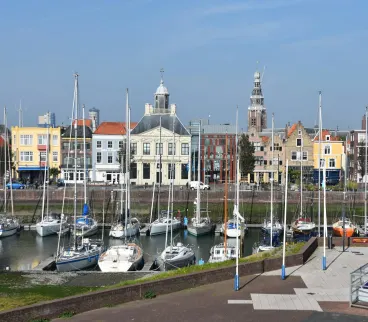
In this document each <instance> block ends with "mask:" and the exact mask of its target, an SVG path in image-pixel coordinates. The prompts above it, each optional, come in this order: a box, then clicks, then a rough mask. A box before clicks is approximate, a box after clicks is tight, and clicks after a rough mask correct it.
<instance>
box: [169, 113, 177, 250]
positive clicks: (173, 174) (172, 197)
mask: <svg viewBox="0 0 368 322" xmlns="http://www.w3.org/2000/svg"><path fill="white" fill-rule="evenodd" d="M175 150H176V149H175V115H174V117H173V150H172V152H173V153H172V158H171V169H170V170H171V171H170V172H171V174H170V175H171V187H170V189H171V242H170V245H171V247H172V246H173V219H174V179H175V163H174V155H175V152H176V151H175Z"/></svg>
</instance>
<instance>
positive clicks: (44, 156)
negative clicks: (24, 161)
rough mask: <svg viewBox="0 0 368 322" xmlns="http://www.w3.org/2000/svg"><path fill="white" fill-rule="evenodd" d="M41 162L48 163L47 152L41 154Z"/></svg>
mask: <svg viewBox="0 0 368 322" xmlns="http://www.w3.org/2000/svg"><path fill="white" fill-rule="evenodd" d="M40 161H41V162H46V161H47V160H46V152H40Z"/></svg>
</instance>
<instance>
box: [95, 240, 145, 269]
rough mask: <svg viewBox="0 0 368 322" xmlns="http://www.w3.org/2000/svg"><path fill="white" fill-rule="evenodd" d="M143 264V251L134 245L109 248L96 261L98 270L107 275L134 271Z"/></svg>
mask: <svg viewBox="0 0 368 322" xmlns="http://www.w3.org/2000/svg"><path fill="white" fill-rule="evenodd" d="M143 264H144V260H143V251H142V249H141V248H140V247H139V246H138V245H137V244H135V243H128V244H124V245H117V246H111V247H109V248H108V249H107V251H106V252H104V253H103V254H102V255H101V256H100V258H99V260H98V266H99V267H100V270H101V271H102V272H109V273H112V272H128V271H136V270H139V269H142V267H143Z"/></svg>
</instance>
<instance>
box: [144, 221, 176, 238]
mask: <svg viewBox="0 0 368 322" xmlns="http://www.w3.org/2000/svg"><path fill="white" fill-rule="evenodd" d="M180 226H181V224H180V223H174V224H172V230H178V229H180ZM149 230H150V235H151V236H154V235H162V234H166V224H165V223H162V224H161V223H160V224H155V225H152V224H151V227H150V229H149ZM170 231H171V225H169V232H170Z"/></svg>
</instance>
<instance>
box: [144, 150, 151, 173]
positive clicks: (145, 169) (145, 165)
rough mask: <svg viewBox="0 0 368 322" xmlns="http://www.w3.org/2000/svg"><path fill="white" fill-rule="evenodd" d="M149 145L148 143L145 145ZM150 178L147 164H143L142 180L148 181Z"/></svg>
mask: <svg viewBox="0 0 368 322" xmlns="http://www.w3.org/2000/svg"><path fill="white" fill-rule="evenodd" d="M145 144H149V143H145ZM150 177H151V170H150V164H149V163H143V179H149V178H150Z"/></svg>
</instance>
